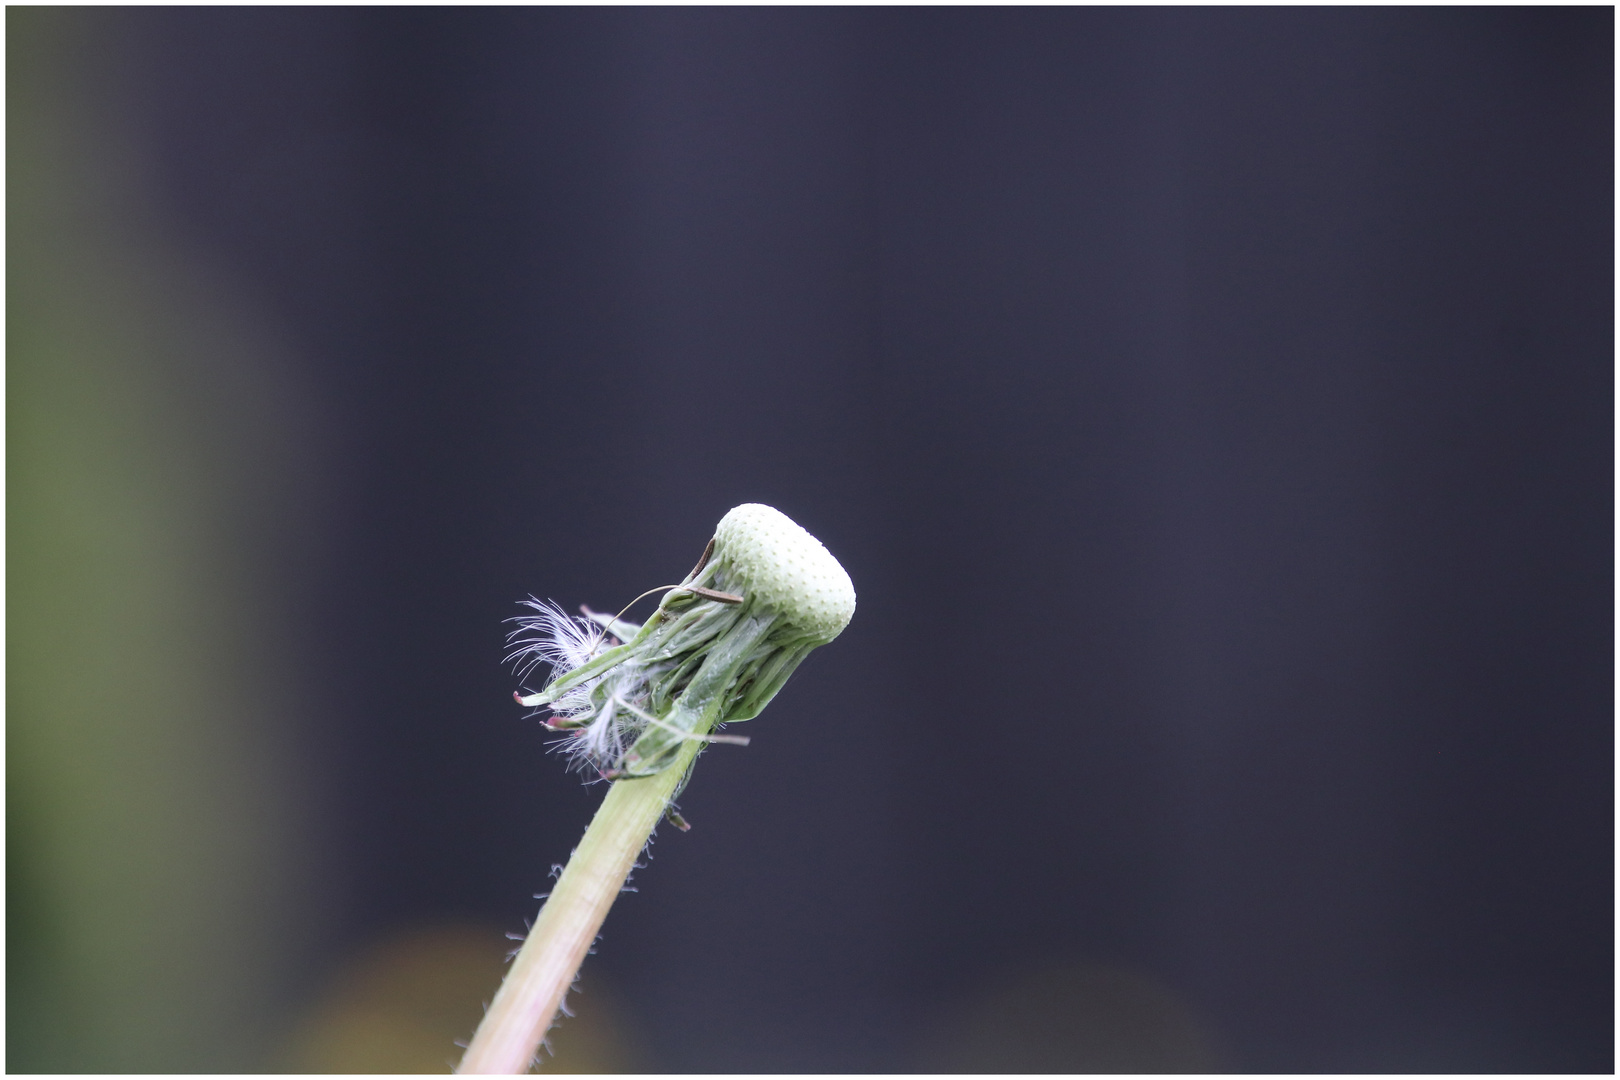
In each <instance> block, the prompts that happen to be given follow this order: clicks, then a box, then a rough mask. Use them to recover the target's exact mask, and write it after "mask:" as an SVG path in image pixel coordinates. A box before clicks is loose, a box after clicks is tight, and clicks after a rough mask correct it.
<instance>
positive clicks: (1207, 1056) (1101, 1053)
mask: <svg viewBox="0 0 1620 1080" xmlns="http://www.w3.org/2000/svg"><path fill="white" fill-rule="evenodd" d="M921 1057H922V1061H921V1063H920V1064H921V1067H922V1069H923V1071H926V1072H943V1073H963V1072H971V1073H1188V1072H1193V1073H1203V1072H1215V1071H1218V1070H1219V1068H1220V1063H1219V1059H1218V1055H1217V1053H1216V1050H1215V1040H1214V1037H1213V1032H1212V1031H1211V1030H1210V1028H1209V1026H1208V1025H1207V1024H1205V1023H1204V1021H1203V1020H1201V1019H1200V1018H1199V1017H1198V1016H1197V1015H1196V1014H1195V1013H1194V1012H1193V1010H1192V1009H1191V1008H1189V1007H1188V1006H1187V1005H1186V1004H1185V1003H1184V1002H1182V1001H1181V1000H1180V999H1179V998H1178V997H1177V996H1176V995H1175V994H1174V993H1173V992H1172V991H1171V990H1170V989H1169V988H1168V987H1166V986H1164V985H1163V984H1161V983H1160V982H1158V981H1157V980H1156V979H1154V978H1153V977H1152V976H1150V975H1148V974H1147V973H1146V972H1143V971H1138V970H1133V969H1129V968H1118V967H1107V966H1103V965H1096V964H1088V965H1078V966H1074V967H1066V968H1058V969H1052V970H1045V971H1039V972H1034V973H1029V974H1023V975H1019V976H1015V977H1014V978H1011V979H1009V980H1006V981H1004V982H1002V983H1000V984H999V985H996V986H993V987H991V988H990V989H988V990H987V991H986V992H985V993H984V994H983V995H981V996H980V997H978V998H976V999H975V1000H972V1001H970V1002H966V1003H963V1004H961V1005H959V1006H958V1007H957V1008H956V1009H954V1010H952V1013H951V1015H949V1016H948V1017H947V1018H946V1019H945V1020H943V1021H942V1022H941V1023H940V1025H939V1027H938V1030H936V1031H935V1032H934V1035H933V1037H932V1038H931V1039H930V1040H929V1044H928V1046H927V1048H926V1049H925V1050H924V1051H923V1053H922V1055H921Z"/></svg>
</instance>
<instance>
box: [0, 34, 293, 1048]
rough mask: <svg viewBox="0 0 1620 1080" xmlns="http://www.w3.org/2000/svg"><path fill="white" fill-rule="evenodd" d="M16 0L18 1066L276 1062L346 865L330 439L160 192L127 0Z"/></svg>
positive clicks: (11, 809) (14, 917) (11, 584)
mask: <svg viewBox="0 0 1620 1080" xmlns="http://www.w3.org/2000/svg"><path fill="white" fill-rule="evenodd" d="M6 17H7V31H8V33H7V80H8V81H7V139H8V141H7V162H8V173H7V181H8V184H7V198H8V201H7V208H6V209H7V222H8V226H9V229H8V248H7V298H6V299H7V310H8V315H9V318H8V320H7V341H6V344H7V359H8V363H7V376H6V378H7V381H6V391H7V414H6V420H7V443H6V451H7V476H6V479H7V523H8V531H7V541H8V542H7V584H8V590H7V604H8V607H7V626H8V630H9V633H8V635H7V645H8V651H7V674H8V680H7V687H8V689H7V720H8V723H7V726H6V751H7V759H6V760H7V775H6V781H7V897H8V906H7V916H8V922H7V944H8V951H9V958H8V963H7V1021H8V1023H7V1031H8V1036H9V1038H8V1056H7V1062H6V1065H7V1067H8V1068H9V1069H11V1070H13V1071H73V1072H79V1071H83V1072H95V1071H119V1072H136V1071H199V1070H201V1071H208V1070H233V1069H244V1068H256V1067H259V1066H260V1065H261V1064H262V1063H263V1062H264V1061H265V1060H266V1058H265V1055H266V1053H267V1052H268V1050H269V1047H270V1045H271V1042H272V1040H273V1038H274V1032H275V1028H276V1026H277V1024H278V1023H281V1022H283V1018H282V1015H281V1014H282V1013H284V1012H285V1007H286V1006H285V1000H284V999H285V998H286V995H287V994H288V992H289V986H290V982H289V980H290V979H292V978H293V976H294V974H295V972H296V969H297V967H298V965H299V963H300V961H301V959H302V958H303V957H304V956H307V946H305V945H304V944H303V943H304V942H306V941H307V940H308V938H309V933H308V932H309V928H310V918H311V914H312V912H313V911H314V910H315V908H316V906H317V905H316V902H315V898H316V896H317V895H318V892H319V890H318V888H317V887H316V883H315V882H314V881H313V880H312V865H313V864H312V858H313V855H314V853H313V851H312V849H311V847H310V844H309V837H308V833H309V829H308V824H309V822H308V814H309V793H308V791H307V790H306V787H307V785H306V784H305V782H304V779H305V778H303V777H302V776H301V775H300V774H299V771H298V769H297V768H296V767H295V766H294V760H295V758H294V749H295V742H296V733H297V729H298V725H297V720H296V718H297V714H298V713H299V711H300V710H299V706H298V699H299V695H300V693H301V690H300V687H299V686H298V684H297V673H296V671H295V670H293V665H291V664H290V663H289V662H288V660H287V656H286V653H287V642H288V641H289V636H288V635H289V631H290V629H291V628H290V627H289V626H288V620H289V611H288V607H287V604H286V603H285V598H287V597H289V596H292V595H295V594H296V589H297V583H296V580H295V578H296V572H297V563H298V559H299V557H300V556H299V554H298V553H299V552H300V551H305V550H307V543H306V541H307V536H308V532H309V530H310V528H311V527H312V523H311V522H309V521H308V520H306V519H305V517H304V516H303V515H302V504H303V502H304V500H305V499H307V497H308V495H309V492H308V485H307V475H308V473H309V469H308V467H307V463H308V460H309V454H310V448H309V446H308V445H306V444H305V443H304V441H303V440H301V439H300V438H299V437H298V436H297V434H296V433H298V432H300V431H301V430H303V428H304V425H303V424H301V423H300V418H299V417H298V416H297V414H296V401H295V396H294V395H292V394H291V393H290V392H289V389H288V386H287V385H286V381H285V376H284V375H283V373H282V371H281V369H280V368H279V367H278V364H277V362H276V356H275V354H274V351H273V350H272V349H270V348H268V347H267V346H266V345H265V343H264V341H263V340H262V337H261V336H260V335H257V334H255V333H254V332H253V330H252V329H251V328H250V327H249V325H248V322H247V320H245V319H244V318H242V317H241V316H240V315H239V314H238V313H237V312H236V311H234V310H233V303H232V301H231V299H230V298H229V297H228V296H227V295H225V294H224V293H223V292H221V291H220V290H219V289H218V288H216V287H214V286H213V285H211V284H210V283H209V281H210V278H209V275H208V274H206V272H204V271H203V270H202V269H201V268H199V267H198V266H197V265H195V264H194V263H191V262H188V261H187V260H186V259H185V258H184V257H183V256H182V255H181V254H180V253H178V252H177V251H176V250H175V248H174V246H173V244H172V243H171V242H169V240H168V239H167V237H166V236H165V234H164V233H163V231H162V230H161V228H160V227H159V226H158V224H157V223H156V222H155V221H154V219H153V215H152V213H151V211H150V209H149V207H148V205H147V204H146V203H145V202H144V201H143V199H142V197H141V191H140V184H139V176H140V172H139V158H138V155H137V154H136V153H135V151H134V147H133V146H132V144H131V140H130V139H129V138H128V137H127V132H126V131H124V130H123V129H122V127H121V125H120V122H119V121H118V119H117V117H116V115H115V114H114V112H113V108H114V105H115V102H114V101H113V100H111V99H112V97H113V95H111V94H109V93H108V92H107V87H106V84H105V83H104V82H102V81H101V80H102V76H103V73H105V72H107V71H108V70H110V69H111V68H113V67H114V66H115V60H116V57H115V56H114V55H113V52H112V49H111V45H112V42H113V39H114V38H115V37H116V33H115V31H116V15H115V14H113V13H109V12H106V11H95V10H90V9H55V10H52V9H41V8H10V9H8V10H7V12H6Z"/></svg>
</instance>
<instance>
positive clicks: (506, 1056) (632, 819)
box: [456, 740, 702, 1074]
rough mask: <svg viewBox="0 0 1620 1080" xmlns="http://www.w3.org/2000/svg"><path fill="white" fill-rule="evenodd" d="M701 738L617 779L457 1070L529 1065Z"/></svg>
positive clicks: (519, 1069)
mask: <svg viewBox="0 0 1620 1080" xmlns="http://www.w3.org/2000/svg"><path fill="white" fill-rule="evenodd" d="M701 748H702V744H701V743H699V742H697V741H695V740H692V741H688V742H687V743H686V744H685V745H684V746H683V747H682V748H681V750H680V753H679V755H678V756H677V757H676V759H675V761H674V763H673V764H672V765H671V766H670V767H669V768H667V769H665V770H663V771H662V772H659V773H657V774H655V775H653V776H649V777H646V778H643V779H635V780H618V781H615V782H614V784H613V786H612V788H610V789H609V790H608V793H607V798H605V799H603V800H602V805H601V807H600V808H599V809H598V810H597V811H596V816H595V817H594V818H592V819H591V825H590V828H588V829H586V830H585V839H583V840H582V841H580V844H579V847H577V848H575V849H574V854H573V855H572V857H570V858H569V860H568V866H567V868H566V869H564V870H563V872H562V877H560V878H558V879H557V887H556V888H554V889H553V890H552V891H551V896H550V897H549V898H548V899H547V900H546V903H545V906H543V907H542V908H541V909H540V917H539V919H537V920H536V921H535V924H534V928H533V929H532V930H530V931H529V936H528V938H527V939H526V940H525V941H524V942H523V948H522V950H521V951H519V953H518V955H517V959H516V960H515V961H513V963H512V970H511V971H509V972H507V974H506V981H505V982H503V983H501V988H500V991H499V992H498V993H496V995H495V1000H494V1002H492V1003H491V1004H490V1007H489V1011H488V1012H486V1013H485V1014H484V1020H483V1022H482V1023H481V1024H479V1025H478V1031H477V1032H476V1033H475V1034H474V1035H473V1038H472V1042H471V1043H470V1044H468V1046H467V1053H466V1054H465V1055H464V1056H463V1057H462V1059H461V1066H460V1067H459V1068H458V1069H457V1070H456V1071H457V1072H460V1073H502V1074H516V1073H525V1072H528V1071H529V1067H530V1065H532V1064H533V1063H534V1060H535V1054H536V1052H537V1051H538V1050H539V1047H540V1041H541V1040H542V1039H544V1038H545V1035H546V1030H547V1029H548V1028H550V1027H551V1022H552V1020H553V1019H555V1018H556V1015H557V1010H558V1009H559V1008H561V1006H562V1000H563V995H565V994H567V993H568V988H569V987H570V986H572V985H573V982H574V975H575V974H576V973H577V972H578V971H579V965H580V964H581V963H582V962H584V960H585V954H586V953H587V952H588V951H589V950H590V947H591V944H592V942H594V941H595V940H596V934H597V931H599V930H600V929H601V928H602V920H603V919H605V918H607V913H608V908H610V907H612V906H613V901H614V900H615V899H616V898H617V897H618V895H619V891H620V890H621V889H623V888H624V883H625V880H626V879H627V878H628V877H629V876H630V870H631V868H632V867H633V866H635V862H636V857H637V856H639V855H640V854H641V850H642V848H644V847H645V846H646V844H647V838H648V837H649V836H651V835H652V831H653V828H654V827H655V826H656V825H657V824H658V820H659V818H661V817H662V816H663V814H664V810H665V808H666V807H668V805H669V800H670V798H671V797H672V796H673V795H674V793H675V788H676V786H677V785H678V784H679V783H680V782H681V778H682V777H683V776H685V775H686V770H687V768H688V767H689V766H690V765H691V763H692V758H693V757H694V756H695V755H696V754H697V752H698V751H699V750H700V749H701Z"/></svg>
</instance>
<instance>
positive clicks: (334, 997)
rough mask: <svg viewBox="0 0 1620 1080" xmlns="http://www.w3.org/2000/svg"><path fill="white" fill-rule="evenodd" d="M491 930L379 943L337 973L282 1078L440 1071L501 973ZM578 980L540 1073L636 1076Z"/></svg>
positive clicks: (593, 984)
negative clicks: (307, 1074)
mask: <svg viewBox="0 0 1620 1080" xmlns="http://www.w3.org/2000/svg"><path fill="white" fill-rule="evenodd" d="M516 944H517V943H516V942H512V941H508V940H507V939H506V938H505V937H504V936H503V935H502V934H501V933H500V932H499V931H495V930H489V929H484V928H472V927H435V928H429V929H424V930H418V931H415V932H412V933H409V934H406V935H404V936H400V937H396V938H393V939H391V940H389V941H385V942H383V943H382V944H381V945H379V946H377V947H376V948H374V949H372V950H371V951H370V952H368V953H367V954H365V955H363V956H361V957H360V958H359V959H357V960H356V961H355V962H353V963H352V964H350V965H349V966H348V967H347V968H346V969H344V970H343V971H342V972H341V973H340V974H339V976H338V978H337V979H336V980H335V982H334V985H333V987H332V989H331V991H330V992H329V993H328V994H327V995H326V997H325V998H324V999H323V1000H322V1001H321V1002H320V1003H319V1005H318V1006H317V1007H316V1009H315V1010H314V1012H313V1013H312V1014H311V1016H310V1017H309V1018H308V1019H307V1020H306V1021H305V1022H304V1024H303V1025H302V1026H301V1027H300V1028H299V1030H298V1031H297V1032H296V1033H295V1034H294V1036H293V1038H292V1040H291V1041H290V1046H289V1050H288V1053H287V1058H286V1069H287V1071H289V1072H313V1073H448V1072H450V1071H451V1069H452V1067H453V1066H454V1064H455V1063H456V1062H457V1061H459V1060H460V1058H461V1048H460V1047H459V1046H457V1045H456V1041H457V1040H460V1041H461V1042H463V1043H464V1042H466V1041H467V1040H468V1038H469V1037H471V1035H472V1033H473V1029H474V1028H476V1027H477V1026H478V1021H479V1020H480V1019H482V1017H483V1014H484V1006H485V1005H486V1004H487V1003H488V1002H489V1001H490V1000H491V999H492V998H493V997H494V996H495V991H496V989H497V988H499V986H500V983H501V979H502V978H503V977H504V976H505V974H506V970H507V968H506V964H505V963H504V957H505V954H506V952H507V950H508V949H509V948H511V947H513V946H515V945H516ZM599 983H600V980H599V979H596V978H594V977H591V976H587V977H586V979H585V980H583V982H582V984H581V985H582V988H583V992H580V993H574V994H570V995H569V997H568V1007H569V1008H570V1009H571V1010H572V1011H573V1012H574V1013H575V1014H576V1015H575V1016H574V1017H572V1018H569V1017H564V1018H563V1019H562V1020H561V1022H560V1023H559V1024H558V1025H556V1026H555V1027H553V1028H552V1030H551V1034H550V1037H549V1041H550V1044H551V1047H552V1049H553V1051H554V1054H553V1055H543V1056H544V1061H543V1064H542V1065H541V1070H542V1071H544V1072H565V1073H607V1072H635V1071H639V1069H638V1068H637V1066H636V1063H635V1056H636V1055H635V1054H634V1053H633V1050H632V1048H631V1047H630V1046H629V1045H628V1044H627V1042H626V1038H625V1034H624V1033H625V1031H626V1028H627V1025H625V1024H624V1023H622V1021H621V1020H620V1018H619V1015H620V1014H619V1012H618V1009H617V1007H616V1005H615V1003H614V1001H613V999H612V997H611V996H610V995H609V994H607V993H605V992H604V991H603V989H602V987H601V986H600V985H599Z"/></svg>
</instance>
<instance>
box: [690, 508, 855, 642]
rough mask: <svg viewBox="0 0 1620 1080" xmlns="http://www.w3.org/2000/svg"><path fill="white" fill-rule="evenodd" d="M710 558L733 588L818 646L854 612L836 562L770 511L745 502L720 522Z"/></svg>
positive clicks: (851, 589)
mask: <svg viewBox="0 0 1620 1080" xmlns="http://www.w3.org/2000/svg"><path fill="white" fill-rule="evenodd" d="M714 557H715V559H716V560H718V561H720V562H722V563H723V564H725V565H726V566H728V567H729V568H730V570H731V580H730V582H729V584H730V585H731V587H732V588H734V589H736V590H737V591H740V592H742V593H743V594H744V595H746V596H749V597H751V598H752V599H753V600H754V602H755V603H757V604H759V605H760V606H761V607H768V608H772V609H774V610H776V611H777V612H779V613H780V614H781V615H783V616H784V617H786V618H787V619H788V620H789V621H790V622H792V623H793V624H794V625H795V626H797V627H798V628H799V629H801V630H803V631H804V632H805V633H807V634H810V635H812V636H814V637H816V638H818V639H820V640H821V641H822V642H828V641H831V640H832V639H833V638H835V637H837V636H838V635H839V633H840V632H841V631H842V630H843V629H844V627H846V626H848V625H849V620H850V617H851V616H853V615H854V614H855V585H854V583H853V582H852V581H850V580H849V575H848V574H846V573H845V572H844V568H843V567H842V566H840V565H839V564H838V560H837V559H835V558H833V557H832V553H831V552H829V551H828V550H827V549H826V548H824V547H822V546H821V541H820V540H817V539H816V538H815V537H813V536H811V535H810V534H809V533H807V532H805V531H804V530H803V529H802V528H800V527H799V526H798V525H797V524H796V523H795V522H794V521H793V519H792V518H790V517H788V516H787V515H786V514H784V513H782V512H781V511H780V510H777V509H775V508H774V507H770V506H766V505H764V504H763V503H744V504H743V505H741V506H739V507H736V508H735V509H733V510H732V511H731V512H730V513H728V514H727V515H726V516H725V517H723V518H721V519H720V524H719V525H718V526H717V527H716V528H715V530H714Z"/></svg>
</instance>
